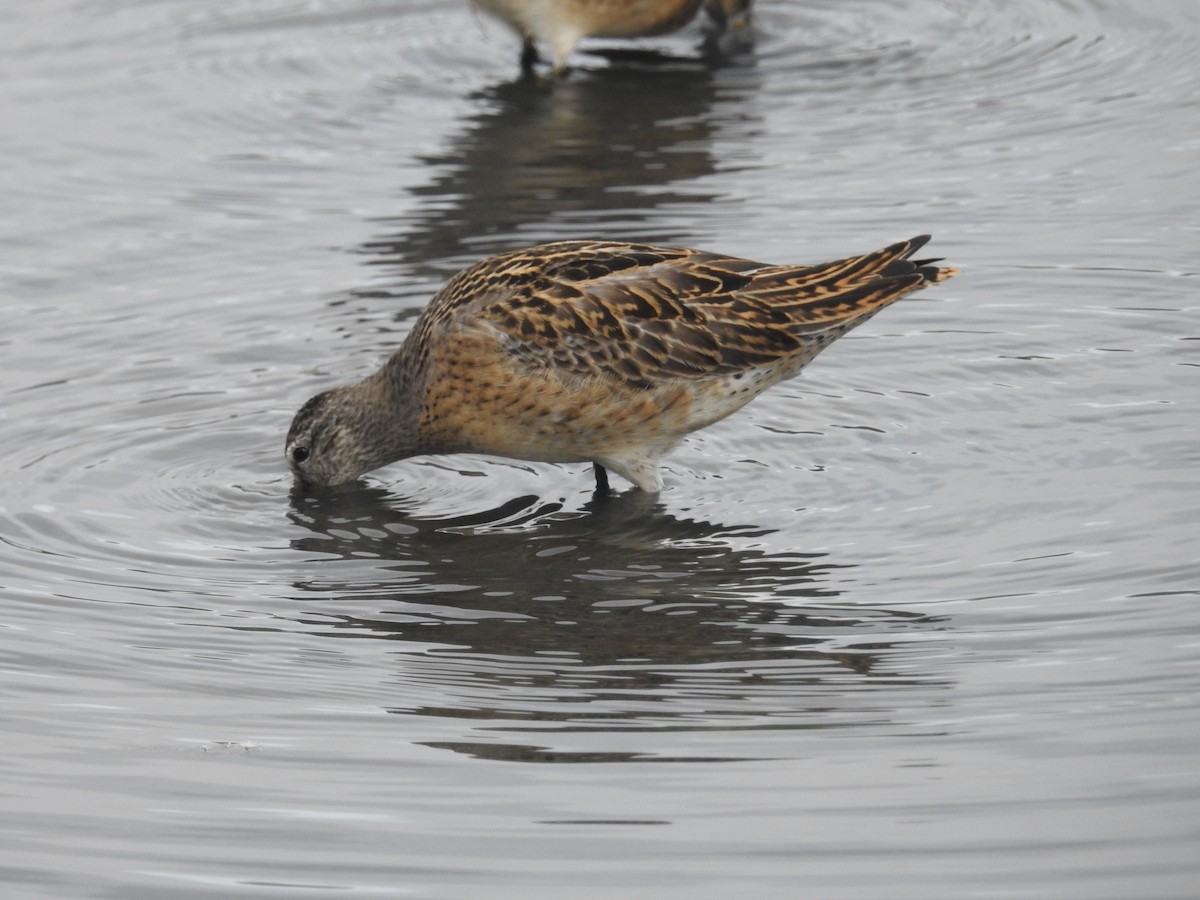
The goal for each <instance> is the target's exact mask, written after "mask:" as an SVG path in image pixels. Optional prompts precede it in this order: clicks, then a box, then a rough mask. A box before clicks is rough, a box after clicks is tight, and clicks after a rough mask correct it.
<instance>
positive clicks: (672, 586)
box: [0, 0, 1200, 900]
mask: <svg viewBox="0 0 1200 900" xmlns="http://www.w3.org/2000/svg"><path fill="white" fill-rule="evenodd" d="M700 44H701V40H700V35H699V33H698V32H687V33H683V34H679V35H675V36H671V37H668V38H666V39H662V40H658V41H654V42H650V43H647V44H645V45H638V46H637V48H636V52H631V48H630V47H629V46H628V45H625V46H617V47H606V46H605V45H603V44H593V45H590V49H591V50H592V51H595V52H591V53H581V54H580V55H579V56H578V57H577V59H576V63H577V65H576V68H575V70H574V71H573V72H572V73H571V75H570V76H569V77H568V78H567V79H565V80H564V81H563V82H561V83H560V84H557V85H555V86H554V87H553V89H550V90H543V89H539V88H537V87H536V86H532V85H528V84H524V83H521V82H519V81H518V80H516V79H515V76H516V52H517V47H516V42H515V40H514V39H513V38H512V37H511V36H510V35H509V34H507V33H506V32H505V31H504V30H503V29H502V28H500V27H498V26H496V25H495V24H494V23H491V22H486V21H482V20H480V19H478V18H477V17H475V16H473V15H472V13H471V11H470V10H469V8H468V6H467V4H466V3H465V2H462V3H460V2H457V0H455V2H450V0H321V2H315V3H314V2H307V0H254V2H251V0H230V2H222V3H188V2H180V0H43V2H39V3H10V4H6V5H5V6H4V9H3V10H2V11H0V121H2V122H3V129H2V139H0V182H2V185H3V190H2V191H0V234H2V243H0V246H2V247H3V250H2V252H0V297H2V299H0V303H2V304H3V311H4V315H3V322H4V328H3V329H2V330H0V348H2V353H3V358H4V365H3V367H2V368H0V422H2V424H3V435H4V440H3V442H0V604H2V606H0V609H2V611H3V615H2V616H0V672H2V682H0V683H2V685H3V689H2V691H0V747H2V748H3V753H2V754H0V766H2V767H3V768H2V771H3V782H2V788H0V883H2V884H3V885H4V891H3V893H4V896H6V897H14V898H65V897H89V898H91V897H95V898H122V900H140V898H160V897H168V896H169V897H181V898H192V897H195V898H201V897H234V896H236V897H271V898H275V897H340V896H384V897H402V896H412V897H422V898H447V900H452V898H463V897H485V896H486V897H488V898H527V897H530V896H555V897H562V898H571V900H574V898H600V897H612V896H621V897H645V898H681V900H682V898H695V897H704V898H727V897H734V896H758V897H781V898H782V897H797V896H811V897H820V898H856V900H857V898H864V897H888V898H931V897H936V898H967V897H980V898H994V897H1004V898H1010V897H1021V898H1025V897H1028V898H1041V897H1056V898H1088V900H1094V898H1121V900H1127V898H1130V897H1139V898H1192V897H1195V896H1197V894H1198V893H1200V854H1198V853H1197V845H1198V843H1200V762H1198V761H1197V760H1198V759H1200V756H1198V752H1200V710H1198V705H1197V699H1196V698H1197V695H1198V692H1200V663H1198V659H1200V553H1198V552H1197V546H1198V543H1197V538H1198V535H1200V508H1198V507H1200V490H1198V488H1200V484H1198V481H1200V479H1198V477H1197V471H1198V467H1197V464H1198V463H1200V449H1198V434H1200V408H1198V407H1200V343H1197V342H1198V341H1200V315H1198V313H1200V302H1198V292H1197V288H1198V286H1200V281H1198V280H1197V272H1198V268H1197V260H1198V258H1200V257H1198V255H1197V247H1198V246H1200V240H1198V231H1200V204H1198V202H1197V197H1198V196H1200V174H1198V173H1200V101H1198V100H1197V97H1200V51H1198V50H1197V48H1198V47H1200V6H1198V5H1197V4H1195V3H1191V2H1183V0H1178V2H1170V0H1151V2H1137V3H1135V2H1133V0H1090V2H1067V0H1062V2H1048V0H1018V2H1011V3H1010V2H1001V0H983V2H968V0H943V2H935V0H923V2H918V0H807V2H803V3H801V2H784V0H761V5H760V12H759V16H758V32H757V36H756V38H755V40H754V42H753V45H752V46H750V47H736V46H734V47H726V48H725V53H724V54H721V55H708V54H705V53H703V52H701V51H700V50H699V49H698V48H699V47H700ZM608 51H615V52H608ZM924 231H932V232H933V233H934V234H935V236H936V238H935V240H936V243H935V245H934V247H935V248H936V250H937V251H938V252H940V253H942V254H944V255H945V256H947V257H949V259H950V260H951V261H952V262H953V263H954V264H956V265H959V266H962V267H963V269H964V274H963V275H962V276H961V277H960V278H957V279H955V280H954V281H953V282H951V283H949V284H947V285H943V286H940V287H939V288H937V289H935V290H931V291H929V292H927V293H925V294H922V295H921V296H920V297H918V298H914V299H912V300H910V301H906V302H905V303H903V304H900V305H899V306H897V307H894V308H892V309H890V310H889V311H888V312H887V313H885V314H884V315H883V316H880V317H879V318H877V319H875V320H873V321H872V323H871V324H870V325H869V326H866V327H864V328H863V329H861V330H859V331H856V332H855V333H854V334H853V335H851V336H850V337H848V338H846V339H845V340H843V341H842V342H840V344H839V346H837V347H835V348H833V350H831V351H830V352H829V353H828V354H826V355H825V356H823V357H822V358H821V359H820V360H819V361H818V363H816V364H815V365H813V366H812V368H811V369H810V370H809V371H808V372H807V373H806V375H805V377H804V378H802V379H800V380H798V381H795V382H792V383H790V384H788V385H784V386H782V387H781V388H780V389H777V390H775V391H774V392H772V393H771V394H770V395H768V396H766V397H764V398H762V399H761V400H759V401H757V402H756V403H755V404H753V405H752V406H751V407H750V408H748V409H747V410H746V411H744V412H743V413H742V414H740V415H738V416H737V417H735V418H733V419H731V420H728V421H726V422H724V423H722V424H721V425H719V426H717V427H714V428H712V429H711V430H709V431H707V432H704V433H702V434H700V435H697V436H695V437H694V438H692V439H690V440H688V441H687V442H685V443H684V444H683V445H682V446H681V447H680V448H679V450H678V451H677V452H676V453H675V454H674V455H672V456H671V457H670V459H669V460H668V466H667V472H666V477H667V483H668V490H667V491H666V492H664V493H663V494H662V495H661V496H660V497H657V498H655V497H646V496H643V495H639V494H637V493H630V494H626V495H622V496H620V497H618V498H616V499H614V500H612V501H611V502H607V503H597V502H596V501H595V499H594V498H593V497H592V495H591V492H590V479H589V475H588V472H587V469H586V467H583V466H548V465H533V464H524V463H519V462H511V461H501V460H493V459H484V458H477V457H459V458H444V459H438V460H432V459H428V460H416V461H412V462H410V463H406V464H401V465H396V466H393V467H391V468H388V469H385V470H383V471H381V472H379V473H376V474H374V475H373V476H371V477H370V478H369V479H367V482H366V483H365V485H364V486H363V487H362V488H361V489H357V490H350V491H347V492H344V493H341V494H338V495H335V496H333V497H327V498H324V499H322V500H312V499H306V498H302V497H293V496H291V494H290V479H289V477H288V475H287V473H286V472H285V469H284V465H283V460H282V456H281V451H282V442H283V435H284V432H285V431H286V428H287V425H288V423H289V421H290V417H291V414H292V412H293V411H294V410H295V408H296V407H297V406H298V405H299V404H300V403H301V402H302V401H303V400H305V399H306V398H307V397H308V396H309V395H310V394H311V393H314V392H315V391H317V390H320V389H324V388H326V387H330V386H332V385H334V384H338V383H343V382H346V381H348V380H351V379H354V378H358V377H361V376H362V375H364V374H365V373H367V372H369V371H371V370H372V369H373V368H374V367H375V366H376V365H378V363H379V362H380V361H381V360H382V359H383V358H384V357H385V356H386V355H387V353H388V352H389V351H390V349H391V348H393V347H394V346H395V345H396V344H397V343H398V342H399V341H400V340H401V339H402V337H403V335H404V334H405V333H406V331H407V329H408V328H409V327H410V325H411V323H412V321H413V318H414V317H415V315H416V314H417V312H418V311H419V309H420V308H421V306H422V305H423V304H424V303H425V301H426V300H427V299H428V298H429V297H430V296H431V294H432V292H433V291H434V290H435V289H436V288H437V286H438V285H439V284H440V283H441V282H442V281H443V280H444V279H445V278H446V277H447V276H448V275H450V274H451V273H453V272H454V271H455V270H457V269H458V268H459V267H461V266H462V265H464V264H466V263H468V262H470V261H472V260H474V259H477V258H479V257H481V256H484V255H487V254H490V253H493V252H496V251H499V250H503V249H506V248H510V247H515V246H521V245H525V244H529V243H533V242H535V241H538V240H543V239H551V238H563V237H574V236H593V235H598V236H615V237H623V238H630V239H638V240H652V241H660V242H669V243H681V244H687V245H696V246H703V247H708V248H712V249H717V250H722V251H725V252H731V253H739V254H744V255H748V256H751V257H753V258H758V259H765V260H768V261H777V262H783V261H803V262H815V261H819V260H822V259H828V258H831V257H834V256H837V255H840V254H846V253H851V252H859V251H865V250H868V249H871V248H874V247H876V246H880V245H882V244H884V243H886V242H889V241H892V240H895V239H899V238H902V237H907V236H909V235H911V234H916V233H920V232H924Z"/></svg>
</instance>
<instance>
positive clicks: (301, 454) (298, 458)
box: [292, 447, 308, 463]
mask: <svg viewBox="0 0 1200 900" xmlns="http://www.w3.org/2000/svg"><path fill="white" fill-rule="evenodd" d="M306 459H308V448H307V447H293V448H292V462H296V463H302V462H304V461H305V460H306Z"/></svg>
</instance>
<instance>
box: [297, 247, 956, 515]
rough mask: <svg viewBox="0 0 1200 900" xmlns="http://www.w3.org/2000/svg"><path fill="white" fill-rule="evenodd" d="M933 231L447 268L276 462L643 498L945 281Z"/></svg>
mask: <svg viewBox="0 0 1200 900" xmlns="http://www.w3.org/2000/svg"><path fill="white" fill-rule="evenodd" d="M928 240H929V238H928V236H921V237H916V238H913V239H912V240H908V241H901V242H900V243H897V244H892V245H891V246H890V247H885V248H883V249H882V250H876V251H875V252H873V253H867V254H865V255H863V256H852V257H849V258H848V259H840V260H837V261H835V262H828V263H821V264H819V265H811V266H803V265H784V266H773V265H765V264H763V263H758V262H751V261H750V260H746V259H738V258H735V257H731V256H724V255H721V254H718V253H708V252H705V251H701V250H682V249H671V248H665V247H652V246H647V245H644V244H627V243H619V242H614V241H561V242H558V243H553V244H543V245H541V246H537V247H530V248H528V249H524V250H516V251H513V252H509V253H503V254H501V255H499V256H494V257H492V258H490V259H485V260H483V261H482V262H478V263H475V264H474V265H472V266H469V267H468V268H466V269H464V270H463V271H462V272H459V273H458V274H457V275H455V276H454V277H453V278H451V279H450V281H449V282H447V283H446V285H445V286H444V287H443V288H442V289H441V290H440V291H439V292H438V293H437V295H436V296H435V297H434V298H433V300H432V301H430V303H429V305H428V306H427V307H426V308H425V310H424V312H422V314H421V316H420V317H419V318H418V319H417V321H416V323H415V325H414V326H413V330H412V332H411V333H410V334H409V335H408V337H407V339H406V340H405V341H404V343H403V344H402V345H401V347H400V348H399V349H398V350H396V352H395V353H394V354H393V355H392V356H391V358H390V359H389V360H388V361H387V362H386V363H385V364H384V365H383V367H382V368H381V369H379V371H377V372H375V373H374V374H373V375H370V376H368V377H367V378H366V379H364V380H363V381H360V382H359V383H357V384H353V385H350V386H348V387H340V388H334V389H333V390H330V391H326V392H325V393H322V394H318V395H317V396H315V397H313V398H312V399H311V400H309V401H308V402H307V403H305V404H304V406H303V407H301V409H300V411H299V412H298V413H297V414H296V416H295V419H294V420H293V421H292V427H291V430H290V432H289V433H288V437H287V445H286V451H285V452H286V455H287V460H288V463H289V464H290V466H291V468H292V470H293V472H294V473H295V475H296V479H297V481H298V482H299V483H300V484H301V485H302V486H305V487H323V486H328V485H335V484H339V483H342V482H346V481H352V480H354V479H356V478H358V477H359V476H360V475H362V474H364V473H365V472H369V471H371V470H372V469H376V468H379V467H380V466H384V465H386V464H388V463H390V462H395V461H396V460H400V459H405V458H407V457H411V456H417V455H421V454H429V453H484V454H490V455H493V456H504V457H510V458H515V459H528V460H541V461H545V462H592V463H593V464H594V466H595V472H596V478H597V485H598V487H600V488H601V489H604V488H606V487H607V475H606V470H607V469H611V470H612V471H614V472H616V473H617V474H618V475H620V476H622V477H623V478H626V479H628V480H629V481H631V482H633V483H634V484H635V485H637V486H638V487H639V488H641V489H642V490H644V491H651V492H656V491H660V490H662V488H663V481H662V476H661V474H660V473H659V460H660V459H661V458H662V457H663V455H665V454H666V453H667V452H668V451H669V450H670V449H671V448H672V447H673V446H675V444H676V443H677V442H678V441H679V440H680V439H681V438H682V437H683V436H684V435H686V434H688V433H689V432H692V431H696V430H697V429H700V428H704V427H705V426H706V425H711V424H712V423H713V422H716V421H719V420H720V419H723V418H725V417H726V416H728V415H729V414H730V413H732V412H734V411H736V410H738V409H740V408H741V407H742V406H744V405H745V404H746V403H748V402H750V401H751V400H753V399H754V398H755V397H757V396H758V395H759V394H761V393H762V392H763V391H765V390H766V389H767V388H769V387H771V386H772V385H774V384H777V383H779V382H780V381H783V380H784V379H787V378H792V377H794V376H795V375H797V374H799V372H800V370H801V369H803V368H804V366H805V365H807V364H808V363H809V362H810V361H811V360H812V359H813V357H815V356H816V355H817V354H818V353H820V352H821V350H823V349H824V348H825V347H827V346H828V345H829V344H830V343H831V342H832V341H833V340H834V339H835V338H837V337H839V336H840V335H842V334H845V333H846V332H847V331H849V330H850V329H851V328H854V327H855V326H857V325H860V324H862V323H863V322H865V321H866V320H867V319H869V318H870V317H871V316H873V315H874V314H875V313H877V312H878V311H879V310H881V309H883V308H884V307H885V306H887V305H888V304H890V303H893V302H895V301H896V300H899V299H900V298H901V297H903V296H904V295H905V294H909V293H912V292H913V291H916V290H920V289H921V288H923V287H925V286H927V285H929V284H935V283H937V282H940V281H944V280H946V279H947V278H949V277H951V276H952V275H955V274H956V273H957V270H955V269H952V268H939V267H938V266H936V265H935V263H936V262H938V260H913V259H912V258H911V257H912V254H913V253H915V252H916V251H917V250H918V249H919V248H920V247H921V246H922V245H923V244H925V242H926V241H928Z"/></svg>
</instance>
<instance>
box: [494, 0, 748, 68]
mask: <svg viewBox="0 0 1200 900" xmlns="http://www.w3.org/2000/svg"><path fill="white" fill-rule="evenodd" d="M472 2H473V3H474V5H475V6H477V7H478V8H479V9H482V10H484V11H485V12H488V13H491V14H492V15H494V16H496V17H497V18H499V19H501V20H502V21H504V22H505V23H506V24H508V26H509V27H510V28H512V29H513V30H514V31H515V32H516V33H517V34H518V35H519V36H520V38H521V40H522V52H521V65H522V67H523V68H525V69H526V70H527V71H528V70H531V69H532V68H533V64H534V63H535V62H536V61H537V59H538V53H537V44H538V43H542V44H545V45H547V46H549V47H550V49H551V52H552V53H553V65H552V68H551V75H552V76H553V75H556V74H558V73H559V72H561V71H562V69H563V68H564V67H565V66H566V64H567V58H568V57H569V56H570V55H571V51H572V50H574V49H575V45H576V44H577V43H579V41H580V40H581V39H583V38H587V37H600V38H635V37H649V36H652V35H657V34H666V33H667V32H671V31H675V30H676V29H678V28H682V27H683V26H684V25H686V24H688V22H690V21H691V20H692V19H693V18H695V16H696V13H697V12H698V11H699V10H700V9H701V8H705V9H706V10H707V11H708V13H709V16H710V18H711V20H712V21H713V22H714V24H716V25H717V27H718V28H724V27H726V25H727V24H728V23H731V22H732V23H734V24H739V23H744V22H745V21H747V20H748V19H749V15H750V3H751V0H472Z"/></svg>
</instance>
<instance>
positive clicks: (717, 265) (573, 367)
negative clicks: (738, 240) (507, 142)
mask: <svg viewBox="0 0 1200 900" xmlns="http://www.w3.org/2000/svg"><path fill="white" fill-rule="evenodd" d="M925 240H927V239H921V238H918V239H914V240H912V241H905V242H903V243H900V244H895V245H893V246H891V247H887V248H885V249H883V250H879V251H876V252H874V253H870V254H866V255H864V256H859V257H853V258H850V259H844V260H838V261H835V262H831V263H823V264H821V265H817V266H768V265H764V264H762V263H757V262H753V261H750V260H745V259H734V258H729V257H723V256H720V255H717V254H712V253H706V252H703V251H697V250H676V249H668V248H661V247H650V246H644V245H636V244H619V243H603V242H574V241H572V242H562V243H558V244H548V245H543V246H541V247H534V248H530V249H529V250H527V251H518V252H516V253H511V254H506V255H504V256H501V257H495V258H493V259H492V260H488V261H485V262H484V263H482V264H480V265H479V266H476V267H473V268H472V269H468V270H466V271H465V272H463V273H461V274H460V275H459V276H456V278H455V279H454V280H453V281H452V282H451V283H450V284H448V285H447V286H446V289H445V290H443V292H442V293H441V294H440V295H439V297H438V298H436V299H435V302H434V304H432V305H431V309H430V312H431V313H433V314H435V315H436V316H437V317H443V316H451V315H454V314H456V313H457V314H462V315H466V316H470V317H473V318H474V317H477V318H479V319H482V320H484V321H486V322H487V323H489V324H490V325H491V326H493V327H495V328H496V329H498V330H499V331H500V332H501V333H502V334H503V336H504V340H505V343H506V350H507V352H508V353H509V355H510V356H511V357H512V358H513V360H514V361H516V362H517V363H519V364H521V365H525V366H529V367H530V368H533V369H539V368H541V369H554V370H556V371H558V372H559V373H560V374H565V375H568V376H579V377H588V376H592V377H609V378H614V379H617V380H619V381H622V382H624V383H626V384H628V385H629V386H631V387H637V388H644V387H649V386H651V385H653V384H657V383H661V382H662V381H664V380H669V379H673V378H701V377H706V376H713V375H728V374H732V373H735V372H738V371H743V370H746V369H750V368H754V367H757V366H763V365H769V364H771V363H774V362H777V361H780V360H782V359H785V358H788V357H791V356H794V355H796V354H799V353H804V352H808V353H809V354H810V355H811V353H813V352H815V348H819V345H820V343H822V342H823V341H822V340H821V336H822V335H823V334H828V333H831V332H832V336H836V334H840V333H842V332H843V331H845V330H847V329H848V328H849V327H852V326H853V325H854V324H857V322H859V321H862V320H864V319H865V318H867V317H868V316H870V315H871V314H872V313H874V312H875V311H877V310H878V309H881V308H882V307H883V306H886V305H887V304H888V303H890V302H892V301H894V300H896V299H899V298H900V297H901V296H903V295H904V294H906V293H908V292H910V291H913V290H916V289H917V288H919V287H922V286H923V285H924V284H925V283H927V282H929V281H934V280H940V278H941V277H948V275H945V276H943V275H942V274H941V273H943V272H948V273H952V272H951V270H941V269H936V268H932V267H930V266H928V265H926V264H921V263H914V262H911V261H909V260H908V259H907V257H908V256H909V255H910V254H911V253H912V252H913V251H915V250H916V249H917V248H918V247H920V246H921V244H923V243H924V242H925ZM435 307H436V309H435Z"/></svg>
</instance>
